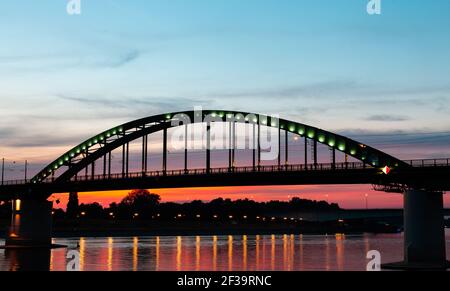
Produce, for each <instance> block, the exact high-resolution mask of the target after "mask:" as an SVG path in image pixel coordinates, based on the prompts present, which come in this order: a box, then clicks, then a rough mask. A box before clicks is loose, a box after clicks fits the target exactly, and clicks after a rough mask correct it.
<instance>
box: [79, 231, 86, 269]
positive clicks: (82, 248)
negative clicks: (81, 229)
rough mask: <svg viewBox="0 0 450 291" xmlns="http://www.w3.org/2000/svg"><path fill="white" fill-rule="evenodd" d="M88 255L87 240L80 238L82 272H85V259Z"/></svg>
mask: <svg viewBox="0 0 450 291" xmlns="http://www.w3.org/2000/svg"><path fill="white" fill-rule="evenodd" d="M85 253H86V239H85V238H84V237H80V271H84V259H85V255H86V254H85Z"/></svg>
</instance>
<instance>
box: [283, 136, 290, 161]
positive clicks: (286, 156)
mask: <svg viewBox="0 0 450 291" xmlns="http://www.w3.org/2000/svg"><path fill="white" fill-rule="evenodd" d="M284 164H285V165H286V166H287V165H288V164H289V132H288V131H287V130H286V131H285V136H284Z"/></svg>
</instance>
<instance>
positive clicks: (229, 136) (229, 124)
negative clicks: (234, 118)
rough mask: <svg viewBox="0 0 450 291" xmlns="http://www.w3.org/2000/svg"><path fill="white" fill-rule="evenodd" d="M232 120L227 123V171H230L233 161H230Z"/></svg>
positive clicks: (231, 154)
mask: <svg viewBox="0 0 450 291" xmlns="http://www.w3.org/2000/svg"><path fill="white" fill-rule="evenodd" d="M232 126H233V125H232V122H231V121H230V122H229V123H228V171H229V172H231V169H232V167H233V162H232V156H233V153H232V147H233V141H232V139H233V128H232Z"/></svg>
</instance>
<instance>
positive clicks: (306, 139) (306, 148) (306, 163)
mask: <svg viewBox="0 0 450 291" xmlns="http://www.w3.org/2000/svg"><path fill="white" fill-rule="evenodd" d="M307 169H308V137H307V136H306V135H305V170H307Z"/></svg>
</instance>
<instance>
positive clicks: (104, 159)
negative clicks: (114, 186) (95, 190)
mask: <svg viewBox="0 0 450 291" xmlns="http://www.w3.org/2000/svg"><path fill="white" fill-rule="evenodd" d="M105 178H106V155H104V156H103V179H105Z"/></svg>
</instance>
